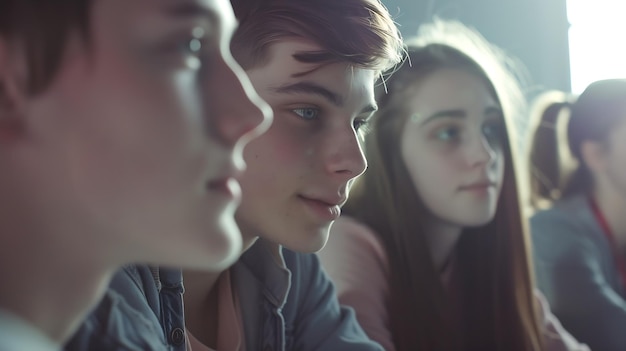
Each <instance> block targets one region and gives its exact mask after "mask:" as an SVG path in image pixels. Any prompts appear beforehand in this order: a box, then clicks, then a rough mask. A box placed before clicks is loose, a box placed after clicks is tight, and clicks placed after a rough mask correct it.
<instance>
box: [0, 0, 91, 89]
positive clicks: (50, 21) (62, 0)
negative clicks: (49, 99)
mask: <svg viewBox="0 0 626 351" xmlns="http://www.w3.org/2000/svg"><path fill="white" fill-rule="evenodd" d="M90 5H91V1H90V0H56V1H36V0H2V1H1V2H0V37H2V38H3V39H4V40H6V41H7V42H9V43H10V44H11V45H15V46H17V47H21V48H23V50H24V54H25V55H24V56H25V58H26V64H27V71H28V77H27V82H26V89H27V92H28V93H30V94H37V93H40V92H42V91H43V90H45V89H46V88H47V86H48V85H49V84H50V82H51V81H52V80H53V79H54V75H55V74H56V72H57V70H58V69H59V65H60V63H61V59H62V55H63V53H64V50H65V44H66V42H67V39H68V37H69V35H70V33H71V32H72V31H73V30H76V29H78V30H79V31H80V33H81V34H82V35H83V39H87V36H88V35H87V34H88V27H89V9H90ZM0 88H1V87H0Z"/></svg>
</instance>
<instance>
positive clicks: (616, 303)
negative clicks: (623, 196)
mask: <svg viewBox="0 0 626 351" xmlns="http://www.w3.org/2000/svg"><path fill="white" fill-rule="evenodd" d="M531 229H532V237H533V243H534V244H533V246H534V261H535V269H536V276H537V284H538V286H539V288H540V289H541V291H542V292H543V293H544V295H545V296H546V298H547V299H548V302H549V303H550V306H551V308H552V311H553V312H554V314H555V315H556V316H557V317H558V318H559V319H560V320H561V322H562V324H563V326H564V327H565V328H566V329H567V330H568V331H569V332H571V333H572V335H574V337H576V338H577V339H578V340H580V341H581V342H584V343H586V344H588V345H589V346H590V347H591V349H593V350H599V351H618V350H619V351H623V350H626V301H625V300H624V287H623V286H622V283H621V281H620V276H619V272H618V269H617V267H616V266H615V261H614V257H613V255H612V252H611V248H610V246H609V243H608V240H607V239H606V237H605V234H604V233H603V231H602V229H601V227H600V226H599V224H598V223H597V221H596V219H595V216H594V215H593V212H592V211H591V208H590V206H589V203H588V200H587V198H586V197H585V196H582V195H581V196H573V197H571V198H568V199H565V200H562V201H560V202H558V203H557V204H556V205H555V206H554V207H553V208H551V209H549V210H545V211H540V212H538V213H536V214H535V215H534V216H533V217H532V219H531Z"/></svg>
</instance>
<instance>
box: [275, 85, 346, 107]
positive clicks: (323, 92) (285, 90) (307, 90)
mask: <svg viewBox="0 0 626 351" xmlns="http://www.w3.org/2000/svg"><path fill="white" fill-rule="evenodd" d="M273 90H274V91H275V92H277V93H280V94H315V95H319V96H321V97H323V98H325V99H326V100H328V101H330V102H331V103H332V104H333V105H335V106H337V107H342V106H343V103H344V99H343V97H342V96H341V95H339V94H338V93H336V92H334V91H332V90H330V89H328V88H326V87H324V86H321V85H319V84H317V83H314V82H307V81H304V82H297V83H293V84H288V85H283V86H280V87H278V88H274V89H273Z"/></svg>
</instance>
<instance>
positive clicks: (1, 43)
mask: <svg viewBox="0 0 626 351" xmlns="http://www.w3.org/2000/svg"><path fill="white" fill-rule="evenodd" d="M13 50H14V48H12V47H11V45H10V43H9V42H8V41H7V40H6V39H5V38H3V37H2V36H0V144H5V143H7V142H11V141H13V140H15V139H16V138H17V137H18V136H20V135H21V134H22V133H23V130H24V129H23V127H24V124H25V120H24V117H25V116H24V112H25V111H24V110H25V98H26V91H25V89H23V84H21V83H22V78H23V75H22V73H23V72H21V71H20V68H21V67H18V66H17V65H16V62H17V61H18V60H16V55H17V52H15V51H13Z"/></svg>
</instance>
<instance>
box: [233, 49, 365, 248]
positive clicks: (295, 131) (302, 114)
mask: <svg viewBox="0 0 626 351" xmlns="http://www.w3.org/2000/svg"><path fill="white" fill-rule="evenodd" d="M270 49H271V51H270V59H269V63H268V64H266V65H263V66H261V67H256V68H253V69H251V70H249V71H248V72H247V73H248V75H249V76H250V80H251V81H252V84H253V85H254V87H255V88H256V90H257V91H258V92H259V95H261V97H262V98H263V99H264V100H265V101H267V102H268V103H269V104H270V106H272V108H273V110H274V116H275V118H274V123H273V124H272V126H271V127H270V129H269V131H268V132H267V133H265V134H264V135H263V136H261V137H260V138H258V139H256V140H254V141H253V142H252V143H250V145H249V147H248V148H246V150H245V153H244V156H245V159H246V162H247V163H248V171H247V172H246V174H245V175H244V177H243V180H242V188H243V201H242V204H241V207H240V208H239V211H238V212H237V221H238V223H239V225H240V226H241V229H242V232H243V234H244V240H245V239H246V238H248V239H249V240H252V239H253V238H254V237H256V236H260V237H263V238H265V239H268V240H270V241H272V242H275V243H279V244H281V245H284V246H285V247H287V248H289V249H292V250H296V251H301V252H312V251H317V250H319V249H321V248H322V247H323V245H324V244H325V243H326V240H327V238H328V231H329V229H330V226H331V224H332V223H333V221H334V220H335V219H336V218H337V217H338V216H339V214H340V207H341V206H342V205H343V204H344V203H345V201H346V199H347V197H348V191H349V185H350V183H351V181H352V180H353V179H354V178H355V177H357V176H358V175H360V174H361V173H363V171H364V170H365V167H366V161H365V158H364V156H363V153H362V150H361V146H360V144H359V139H358V135H357V130H358V129H359V127H360V126H361V125H362V124H363V123H364V122H365V121H366V120H367V119H368V118H369V117H370V115H371V114H372V112H373V110H375V109H376V107H375V106H376V105H375V102H374V91H373V90H374V82H375V72H374V71H370V70H364V69H357V68H351V67H350V66H349V65H347V64H345V63H336V64H329V65H323V66H321V67H318V65H313V64H307V63H302V62H299V61H297V60H295V59H294V58H293V55H294V54H295V53H298V52H307V51H317V50H321V48H320V47H319V46H317V45H315V44H312V43H308V42H306V41H302V40H296V39H294V40H291V39H290V40H283V41H280V42H278V43H276V44H274V45H273V46H272V47H271V48H270ZM307 72H308V73H307Z"/></svg>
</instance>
